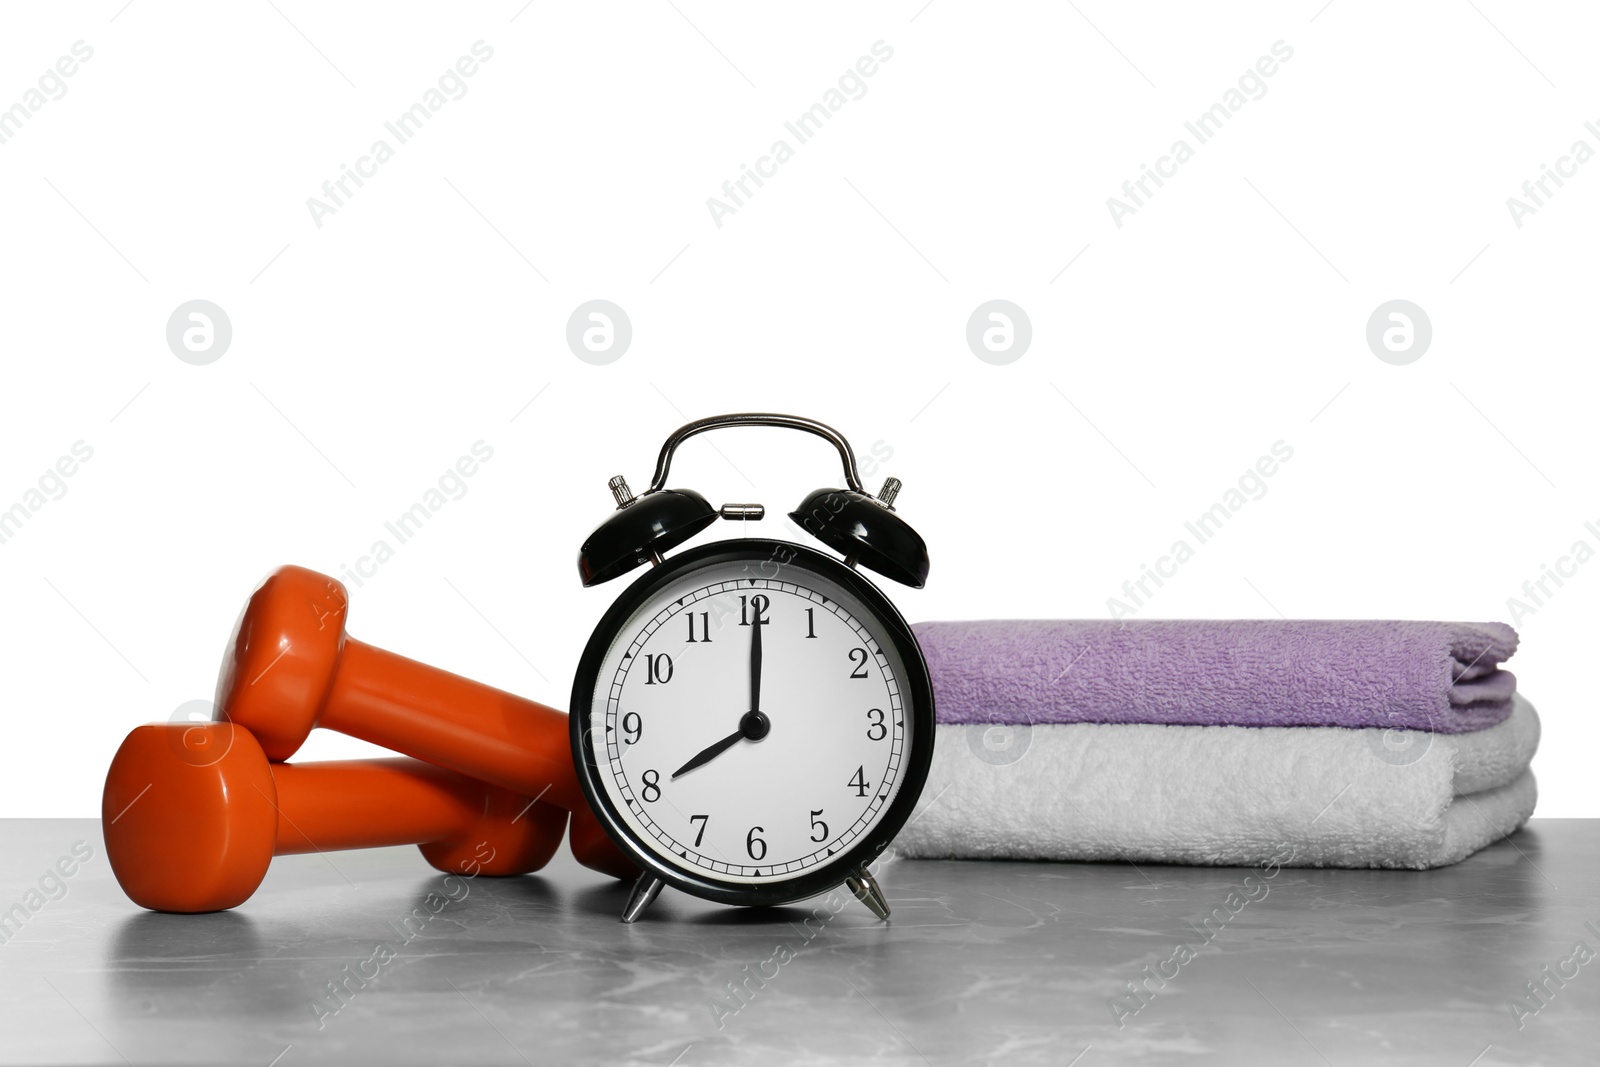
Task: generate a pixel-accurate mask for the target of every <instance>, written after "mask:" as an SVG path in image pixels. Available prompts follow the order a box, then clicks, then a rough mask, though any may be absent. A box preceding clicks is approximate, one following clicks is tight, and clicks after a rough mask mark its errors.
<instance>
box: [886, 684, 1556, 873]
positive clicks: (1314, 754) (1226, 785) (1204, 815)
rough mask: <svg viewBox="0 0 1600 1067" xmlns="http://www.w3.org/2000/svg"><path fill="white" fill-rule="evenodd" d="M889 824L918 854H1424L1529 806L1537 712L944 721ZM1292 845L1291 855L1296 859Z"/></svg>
mask: <svg viewBox="0 0 1600 1067" xmlns="http://www.w3.org/2000/svg"><path fill="white" fill-rule="evenodd" d="M936 730H937V737H936V739H935V744H934V755H933V768H932V771H931V772H930V774H929V777H928V784H927V787H926V788H925V789H924V791H923V794H922V801H921V804H920V807H919V809H918V811H916V812H915V813H914V814H913V815H912V817H911V819H910V821H908V822H907V824H906V826H905V828H904V829H903V830H902V831H901V832H900V835H899V837H898V838H896V840H895V851H896V853H897V854H899V855H901V856H905V857H908V858H921V859H1049V860H1101V861H1115V860H1128V861H1131V862H1134V863H1185V864H1214V865H1220V866H1240V867H1244V866H1254V865H1257V864H1265V863H1269V862H1276V863H1277V864H1278V865H1280V866H1295V867H1396V868H1414V869H1419V870H1420V869H1424V868H1428V867H1441V866H1445V865H1446V864H1451V863H1456V862H1459V861H1460V860H1462V859H1465V858H1466V857H1467V856H1469V855H1471V854H1472V853H1473V852H1476V851H1477V850H1478V849H1480V848H1483V847H1484V846H1485V845H1488V844H1490V843H1491V842H1494V841H1497V840H1499V839H1500V838H1502V837H1505V836H1506V835H1507V834H1510V833H1512V832H1513V831H1515V830H1516V829H1517V828H1518V827H1520V826H1521V825H1522V824H1523V823H1524V822H1526V821H1527V820H1528V817H1529V816H1530V815H1532V814H1533V808H1534V802H1535V799H1536V797H1537V788H1536V786H1535V784H1534V778H1533V772H1532V771H1531V770H1530V769H1529V763H1530V761H1531V760H1532V759H1533V754H1534V751H1535V750H1536V749H1537V748H1538V745H1539V716H1538V713H1537V712H1536V711H1534V708H1533V705H1531V704H1530V703H1528V702H1527V701H1526V700H1525V699H1523V698H1522V697H1521V696H1520V695H1519V696H1517V697H1516V698H1515V703H1514V708H1513V711H1512V714H1511V715H1510V717H1508V718H1507V719H1505V720H1504V721H1503V722H1501V723H1499V724H1498V725H1496V726H1492V727H1490V728H1488V729H1486V730H1480V731H1477V732H1475V733H1465V734H1432V733H1425V732H1421V731H1393V730H1391V731H1385V730H1379V729H1366V730H1350V729H1344V728H1340V727H1304V726H1296V727H1246V726H1147V725H1122V724H1111V725H1105V724H1097V723H1073V724H1068V725H1043V726H1032V727H1028V726H1011V727H1004V726H988V725H971V726H939V727H936ZM1285 856H1288V857H1290V858H1288V859H1285V858H1284V857H1285Z"/></svg>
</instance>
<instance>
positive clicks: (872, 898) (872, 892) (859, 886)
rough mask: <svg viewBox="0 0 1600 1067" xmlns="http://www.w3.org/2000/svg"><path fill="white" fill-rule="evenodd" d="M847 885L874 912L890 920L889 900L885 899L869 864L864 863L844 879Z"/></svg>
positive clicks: (883, 918) (884, 919) (885, 920)
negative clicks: (868, 867) (869, 868)
mask: <svg viewBox="0 0 1600 1067" xmlns="http://www.w3.org/2000/svg"><path fill="white" fill-rule="evenodd" d="M844 884H845V886H846V887H847V888H848V889H849V890H850V892H852V893H854V894H855V895H856V899H857V900H859V901H861V903H863V904H865V905H866V906H867V907H869V908H871V909H872V914H874V915H876V916H877V917H878V918H880V919H882V920H883V921H884V922H888V921H889V902H888V901H887V900H886V899H884V896H883V890H882V889H881V888H880V887H879V886H878V880H877V879H876V878H874V877H872V872H871V871H869V870H867V865H866V864H864V863H863V864H862V865H861V866H860V867H858V868H857V869H856V871H855V873H854V874H852V875H850V877H848V878H846V879H845V880H844Z"/></svg>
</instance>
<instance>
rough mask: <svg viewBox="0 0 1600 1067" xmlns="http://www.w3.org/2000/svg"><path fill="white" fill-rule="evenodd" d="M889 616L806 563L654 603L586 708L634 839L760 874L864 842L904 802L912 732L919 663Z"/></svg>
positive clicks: (667, 854) (662, 593)
mask: <svg viewBox="0 0 1600 1067" xmlns="http://www.w3.org/2000/svg"><path fill="white" fill-rule="evenodd" d="M768 573H775V574H776V576H775V577H772V578H768V577H765V576H764V575H765V574H768ZM758 620H759V621H758ZM876 625H877V624H876V623H875V622H874V616H873V613H872V612H870V611H869V610H868V609H867V608H866V606H865V605H863V604H862V603H861V602H860V600H859V599H858V598H856V597H855V596H854V595H853V594H852V593H850V592H849V591H848V590H846V589H844V588H843V587H841V586H840V585H839V584H838V583H836V582H834V581H832V580H830V579H829V578H827V577H826V576H825V575H822V574H820V573H817V572H816V571H814V570H812V569H810V568H807V567H804V566H801V565H799V564H798V563H793V562H790V563H785V564H783V565H782V566H781V567H774V566H772V565H771V564H769V565H768V566H766V567H762V566H761V561H759V560H754V561H752V560H734V561H729V562H722V563H715V564H708V565H706V566H703V567H696V568H693V569H691V570H690V571H688V572H686V573H685V574H683V575H681V576H679V578H678V579H677V580H675V581H673V582H671V583H669V584H668V585H666V586H665V587H663V588H662V589H661V590H659V591H658V592H657V593H656V594H654V595H653V596H652V597H651V598H650V599H649V600H648V601H647V602H646V603H644V604H643V605H641V606H640V608H639V609H638V610H636V611H635V612H634V613H633V615H632V616H631V617H629V618H628V619H627V620H626V621H625V622H624V623H623V624H622V626H621V628H620V629H619V630H618V632H617V637H616V639H615V640H614V641H613V642H612V644H611V646H610V647H609V648H608V649H607V651H606V654H605V657H604V659H603V660H602V662H601V666H600V670H599V674H598V676H597V678H596V679H595V688H594V697H593V702H592V704H591V706H590V707H589V708H588V709H586V711H587V714H588V716H589V720H588V723H587V726H588V728H589V730H590V731H591V738H592V744H593V748H594V754H595V763H596V767H597V770H598V774H597V776H596V777H597V780H598V785H599V786H600V788H601V789H603V790H604V791H605V793H606V794H607V796H608V797H609V799H610V801H611V804H612V806H613V807H614V808H615V810H616V812H617V814H618V816H619V817H620V818H621V820H622V821H623V822H624V823H625V824H626V825H627V826H628V827H630V828H631V830H632V832H633V836H634V837H635V838H636V839H637V840H638V841H640V842H642V843H643V844H644V846H645V847H647V848H649V849H652V850H653V851H655V852H656V853H657V854H658V855H659V856H660V857H661V858H662V859H663V860H664V861H666V862H667V863H668V864H671V865H673V866H675V867H678V868H681V869H684V870H688V871H695V872H697V873H699V874H701V875H703V876H706V877H711V878H715V879H717V880H719V881H723V882H741V883H749V884H770V883H773V882H781V881H783V880H784V879H786V878H794V877H799V876H801V875H803V874H805V873H807V872H809V871H811V870H814V869H815V868H816V867H817V865H818V864H825V863H827V862H829V861H830V860H831V859H832V858H834V857H835V856H838V855H839V854H841V853H843V852H845V851H848V850H849V848H850V847H851V846H852V845H853V844H854V843H856V842H859V841H860V840H861V839H862V838H863V836H864V835H866V834H868V833H869V832H870V831H871V829H872V828H873V827H874V826H875V825H877V823H878V822H879V820H881V819H882V818H883V817H884V815H885V814H886V813H887V812H888V810H889V808H890V806H891V805H892V804H893V803H894V799H895V797H896V795H897V794H898V792H899V789H900V786H901V782H902V780H903V777H904V775H903V773H902V772H903V771H904V769H905V767H906V764H907V753H908V752H909V751H911V731H912V729H913V719H912V709H911V708H909V707H907V700H908V698H907V695H906V691H905V679H906V677H907V676H906V672H905V666H904V664H903V663H902V662H901V661H900V658H899V655H898V653H897V652H896V650H895V648H894V646H893V643H892V642H891V641H888V640H886V639H883V638H881V637H880V635H879V634H878V633H875V632H874V627H875V626H876ZM757 678H758V679H759V690H758V691H753V685H752V683H753V681H754V680H755V679H757Z"/></svg>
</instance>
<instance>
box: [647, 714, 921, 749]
mask: <svg viewBox="0 0 1600 1067" xmlns="http://www.w3.org/2000/svg"><path fill="white" fill-rule="evenodd" d="M867 718H868V719H869V720H870V722H869V723H868V724H867V740H868V741H882V740H883V739H884V738H885V737H888V736H889V728H888V727H887V726H885V725H884V724H883V709H882V708H868V709H867ZM623 721H624V722H626V721H627V720H623ZM630 743H631V742H630Z"/></svg>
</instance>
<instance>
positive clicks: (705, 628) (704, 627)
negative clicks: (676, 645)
mask: <svg viewBox="0 0 1600 1067" xmlns="http://www.w3.org/2000/svg"><path fill="white" fill-rule="evenodd" d="M685 614H686V615H688V616H689V640H687V641H685V642H684V644H686V645H695V644H701V645H709V644H710V643H711V612H709V611H702V612H701V613H700V632H701V633H702V634H704V635H705V636H704V637H702V638H700V640H698V641H696V640H695V638H694V612H692V611H690V612H685Z"/></svg>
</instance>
